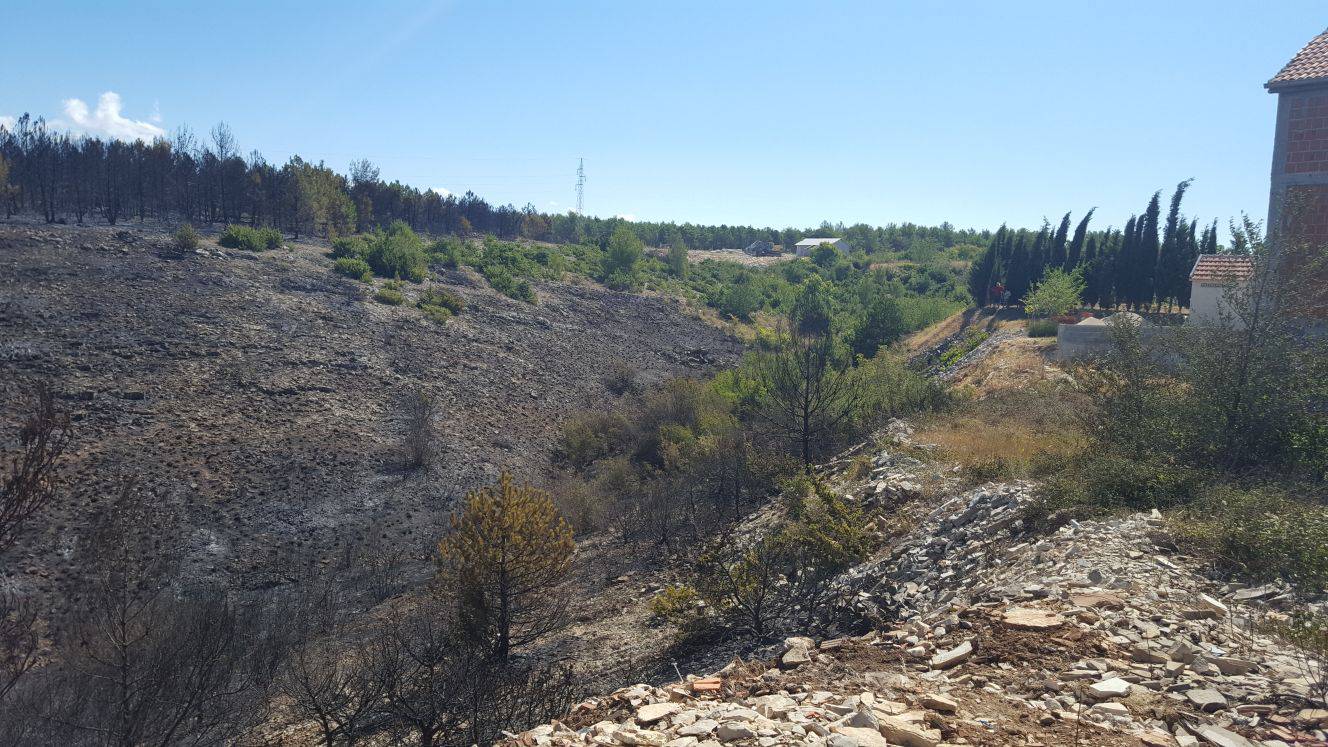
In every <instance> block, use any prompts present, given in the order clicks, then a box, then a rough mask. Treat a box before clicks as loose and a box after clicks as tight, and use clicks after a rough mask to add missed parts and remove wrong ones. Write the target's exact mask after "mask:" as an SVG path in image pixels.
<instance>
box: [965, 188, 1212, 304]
mask: <svg viewBox="0 0 1328 747" xmlns="http://www.w3.org/2000/svg"><path fill="white" fill-rule="evenodd" d="M1190 181H1191V180H1188V179H1187V180H1185V181H1183V182H1181V183H1180V184H1178V185H1176V191H1175V192H1173V193H1172V196H1171V204H1170V207H1169V209H1168V210H1167V214H1166V218H1165V220H1163V218H1162V210H1161V198H1162V191H1161V190H1158V191H1157V192H1155V193H1153V196H1152V198H1151V199H1150V200H1149V201H1148V206H1147V207H1146V208H1145V209H1144V212H1143V214H1142V215H1132V216H1130V219H1129V220H1128V221H1126V222H1125V228H1123V229H1115V228H1107V229H1106V230H1104V231H1090V230H1089V228H1088V226H1089V222H1090V221H1091V220H1092V218H1093V212H1094V211H1093V210H1089V211H1088V213H1087V214H1086V215H1084V217H1083V219H1082V220H1080V221H1079V223H1078V225H1076V226H1075V228H1074V232H1073V233H1071V232H1070V213H1066V214H1065V217H1063V218H1061V222H1060V224H1059V225H1058V226H1057V227H1055V228H1052V225H1051V223H1050V222H1047V221H1044V222H1043V224H1042V228H1041V229H1040V230H1038V231H1030V230H1028V229H1022V228H1021V229H1012V228H1009V227H1007V226H1004V225H1003V226H1001V227H1000V229H999V230H998V231H997V232H996V234H995V236H993V237H992V240H991V243H990V244H989V245H988V246H987V248H986V250H985V251H983V253H982V254H981V255H980V256H979V257H978V258H977V259H976V260H974V262H973V264H972V266H971V267H970V269H969V278H968V291H969V294H970V295H972V296H973V300H974V301H975V302H976V303H978V304H979V305H982V304H984V303H988V302H993V303H994V302H997V301H999V300H1000V299H996V298H992V297H991V295H992V294H991V289H992V288H993V287H995V286H997V285H998V284H999V285H1002V286H1004V288H1005V290H1008V291H1009V293H1010V299H1011V300H1012V301H1017V300H1019V299H1022V298H1023V297H1024V296H1025V295H1026V294H1027V293H1028V291H1029V289H1030V288H1032V287H1033V286H1034V285H1035V284H1036V283H1037V282H1038V281H1039V280H1040V279H1041V278H1042V276H1043V275H1044V274H1046V272H1047V271H1048V270H1052V269H1059V270H1064V271H1066V272H1073V271H1076V270H1077V271H1079V272H1081V273H1082V275H1083V278H1084V282H1085V288H1084V293H1083V297H1084V302H1085V303H1087V304H1089V305H1094V306H1101V307H1104V308H1106V307H1115V306H1118V305H1119V306H1126V307H1128V308H1131V309H1149V308H1161V307H1162V306H1164V305H1165V306H1168V307H1173V308H1174V307H1188V306H1189V304H1190V279H1189V274H1190V268H1192V267H1193V266H1194V262H1195V259H1196V258H1197V257H1198V256H1199V255H1200V254H1216V253H1217V252H1218V249H1219V247H1218V244H1217V221H1216V220H1214V221H1213V222H1212V223H1211V224H1210V225H1208V226H1204V227H1200V226H1199V223H1198V221H1197V220H1189V221H1187V220H1186V219H1185V216H1183V215H1182V214H1181V211H1180V207H1181V201H1182V200H1183V199H1184V197H1185V191H1186V190H1187V189H1189V186H1190ZM1095 209H1096V208H1095ZM1095 209H1094V210H1095Z"/></svg>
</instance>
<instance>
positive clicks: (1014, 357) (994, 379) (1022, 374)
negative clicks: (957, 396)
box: [951, 337, 1063, 397]
mask: <svg viewBox="0 0 1328 747" xmlns="http://www.w3.org/2000/svg"><path fill="white" fill-rule="evenodd" d="M1055 349H1056V340H1055V339H1046V338H1033V337H1018V338H1015V339H1013V340H1009V341H1007V342H1003V343H1001V345H1000V346H999V347H998V348H997V349H996V350H995V351H994V352H992V354H991V355H989V356H987V357H986V358H984V359H982V360H981V361H979V362H977V363H976V364H974V365H973V366H971V367H969V368H968V370H966V371H964V372H963V373H961V374H960V375H959V376H958V377H956V378H955V379H954V380H953V381H951V384H952V385H954V386H956V387H961V388H970V389H971V390H972V391H973V392H974V393H975V394H976V395H977V396H979V397H988V396H991V395H993V394H996V393H998V392H1003V391H1007V390H1015V389H1027V388H1029V387H1032V386H1036V385H1038V384H1039V383H1041V382H1044V381H1049V380H1052V379H1057V378H1061V377H1062V376H1063V374H1062V372H1061V370H1060V369H1059V368H1057V367H1056V366H1055V365H1054V364H1053V362H1052V355H1051V354H1052V352H1053V351H1054V350H1055Z"/></svg>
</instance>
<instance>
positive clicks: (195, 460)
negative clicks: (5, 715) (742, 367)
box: [0, 224, 740, 597]
mask: <svg viewBox="0 0 1328 747" xmlns="http://www.w3.org/2000/svg"><path fill="white" fill-rule="evenodd" d="M324 252H325V248H320V247H316V246H310V245H305V244H294V245H292V246H290V247H287V248H283V249H280V250H276V251H272V252H265V253H262V254H252V253H248V252H243V251H231V250H227V249H220V248H219V247H217V246H216V245H215V244H213V243H211V242H205V243H204V246H203V248H202V249H201V250H200V251H199V252H198V253H192V252H191V253H188V254H180V253H177V252H175V251H174V250H173V248H172V246H171V242H170V240H169V237H168V236H166V235H164V234H162V233H153V232H150V231H145V230H139V229H128V230H126V229H107V228H74V227H61V226H30V225H14V224H11V225H0V390H2V391H3V393H4V395H5V396H4V398H3V404H2V405H0V433H3V436H2V438H4V439H11V438H13V437H14V436H15V429H14V426H15V424H16V423H17V422H18V420H17V419H18V418H19V417H20V415H21V414H22V407H23V404H24V402H23V400H22V398H21V397H19V396H18V395H19V393H20V392H21V391H22V390H23V389H25V388H27V387H30V386H31V385H33V384H35V383H37V382H41V381H45V382H50V383H51V384H52V385H53V386H54V387H55V388H56V389H57V390H58V392H59V394H60V397H61V398H62V399H61V401H62V403H63V404H64V405H65V406H66V407H67V409H68V410H69V411H70V412H71V414H72V417H73V420H74V423H73V426H74V428H73V433H74V448H73V449H72V451H71V453H70V455H69V459H68V460H67V462H66V469H65V475H66V477H67V486H68V487H67V489H66V490H65V500H64V501H63V502H62V503H61V505H60V506H59V507H58V511H57V515H56V516H55V518H54V520H53V521H51V522H50V523H49V524H47V525H46V527H45V528H44V529H45V531H37V532H33V533H31V535H30V537H29V541H28V542H27V543H26V544H25V545H23V546H22V547H20V548H19V549H18V550H17V551H16V553H15V555H14V557H12V558H9V559H8V562H6V563H5V566H6V570H7V572H8V573H7V575H10V576H11V577H14V578H13V580H15V581H17V583H18V584H19V587H20V588H22V589H24V590H26V591H35V592H38V593H54V595H55V596H57V597H58V596H59V595H60V593H61V592H63V591H64V589H65V588H66V586H67V582H68V581H69V578H68V576H67V571H65V570H63V569H65V568H67V567H69V563H68V558H69V557H70V553H76V552H77V547H78V542H79V537H80V536H81V533H82V530H83V528H84V527H85V526H86V525H87V523H88V521H89V520H90V519H91V517H92V516H94V515H95V512H96V509H97V506H98V505H101V504H102V503H103V502H104V501H105V500H106V499H107V497H108V496H109V495H110V494H111V492H112V490H113V489H114V486H115V484H116V483H117V481H118V480H120V479H121V478H123V477H132V478H134V479H135V480H136V481H137V484H138V486H139V489H141V490H145V491H149V492H150V493H151V494H152V495H153V496H154V497H155V499H156V501H158V502H159V503H160V505H163V506H169V507H171V508H173V509H174V511H175V512H176V513H177V514H178V515H179V516H180V517H181V519H182V524H183V525H184V526H185V527H186V528H187V529H188V537H187V540H186V541H187V543H188V544H189V550H190V552H189V553H187V555H188V556H189V557H191V558H193V559H194V560H193V562H192V563H191V566H190V568H189V569H188V571H189V573H190V575H191V576H192V577H195V578H226V579H228V580H230V581H231V582H233V583H239V584H240V585H265V584H270V583H276V582H280V581H281V579H282V578H284V577H286V576H287V575H289V574H291V573H294V572H295V571H296V569H297V568H298V567H300V566H301V565H308V564H313V565H315V566H320V565H322V566H326V565H328V564H333V563H338V562H346V560H345V559H346V557H347V555H348V554H349V553H351V552H353V551H354V547H353V546H354V544H355V543H356V542H357V541H364V540H367V539H368V538H370V537H372V538H373V539H375V540H390V541H378V542H375V543H374V544H375V545H377V546H379V547H393V548H406V549H407V550H408V551H411V552H415V553H417V554H418V556H419V559H420V560H423V559H424V557H425V556H427V554H428V552H429V550H430V548H431V546H432V542H433V540H434V538H435V537H436V533H437V531H438V530H439V527H440V526H441V522H442V521H443V517H444V516H445V514H446V513H447V512H448V511H449V509H450V507H451V503H452V501H453V499H454V498H456V497H457V496H459V495H462V494H464V492H465V491H467V490H469V489H472V488H474V487H476V486H478V485H481V484H485V483H488V482H490V481H492V480H493V479H494V478H495V477H496V476H497V474H498V472H499V470H502V469H507V470H511V471H513V472H515V473H516V474H517V475H518V476H519V477H521V478H524V479H528V480H534V481H539V480H541V479H542V478H543V477H544V471H545V470H546V469H547V466H548V462H549V453H550V448H551V445H552V443H553V439H554V437H555V436H556V434H557V432H558V430H559V428H560V426H561V424H562V423H563V422H564V421H565V420H566V419H567V418H568V417H569V416H571V415H572V414H573V413H575V412H577V411H579V410H582V409H585V408H587V407H595V406H598V405H599V404H601V403H603V402H604V401H605V400H606V399H609V398H611V397H612V396H613V395H612V394H611V393H610V392H609V391H608V389H606V387H605V383H604V379H605V374H606V373H607V371H608V370H609V367H610V366H611V365H612V364H614V363H615V362H622V363H625V364H627V365H629V366H631V367H633V368H634V369H636V370H638V371H639V372H640V373H641V377H642V379H643V380H644V381H647V382H650V381H659V380H661V379H663V378H666V377H670V376H676V375H688V374H694V375H699V374H702V373H704V372H706V371H707V370H708V369H709V368H711V367H712V366H717V365H721V364H727V363H731V362H733V361H734V360H735V359H736V357H737V355H738V353H739V352H740V346H739V345H738V343H736V342H735V341H733V340H731V339H730V338H727V337H726V336H724V335H723V334H721V333H720V332H718V331H717V330H715V329H713V328H711V327H708V326H706V325H705V324H703V323H702V322H700V321H697V320H695V319H693V318H690V317H688V316H686V315H684V314H682V313H680V311H679V309H678V308H677V307H676V306H675V305H674V304H672V303H671V302H669V301H667V300H662V299H656V298H645V297H641V296H636V295H630V294H623V293H615V292H611V291H607V290H605V289H603V288H599V287H596V286H591V285H574V284H567V283H545V282H541V283H536V284H535V287H536V290H537V293H538V296H539V303H538V305H534V306H532V305H528V304H525V303H521V302H518V301H514V300H511V299H508V298H506V297H503V296H501V295H498V294H496V293H495V292H493V291H492V290H491V289H489V288H488V286H487V284H486V283H485V282H484V280H483V279H481V278H479V277H478V276H477V275H474V274H472V273H467V272H455V271H453V272H447V273H445V274H444V275H443V276H441V277H437V278H436V279H435V280H434V281H432V282H436V283H441V284H444V285H446V286H448V287H449V288H450V289H451V290H452V291H453V292H455V293H457V294H459V295H461V296H462V297H464V298H465V300H466V302H467V304H468V307H467V309H466V311H465V312H464V313H462V314H461V315H459V316H457V317H456V318H454V319H452V320H451V321H449V322H448V323H447V324H446V325H441V326H440V325H437V324H434V323H432V322H430V321H428V320H427V319H425V318H424V317H423V316H422V315H421V314H420V313H419V312H418V311H417V310H415V309H413V308H411V307H410V306H409V304H407V305H405V306H400V307H392V306H384V305H380V304H378V303H375V302H374V301H373V300H372V297H371V295H372V289H370V288H369V286H366V285H364V284H362V283H358V282H353V281H350V280H347V279H344V278H340V277H338V276H336V275H334V274H333V273H332V272H331V271H330V266H331V262H330V260H328V259H327V258H326V257H325V255H324ZM405 291H406V293H407V295H408V296H410V295H413V294H415V293H417V292H418V291H419V287H418V286H407V287H406V289H405ZM417 388H418V389H422V390H424V391H425V392H427V393H429V394H430V395H432V396H433V397H434V398H435V399H436V400H437V401H438V402H440V403H441V414H440V417H439V422H438V424H437V427H438V430H439V432H440V435H439V442H438V454H437V456H436V458H435V459H434V460H433V461H432V464H431V465H430V468H429V469H428V470H418V471H407V470H404V469H403V468H402V466H401V465H402V461H403V457H402V436H403V432H404V417H403V415H402V412H401V403H402V401H403V399H404V398H405V397H406V396H407V395H408V394H409V393H410V392H411V391H413V390H415V389H417ZM348 546H349V547H350V549H347V548H348ZM421 566H422V567H426V568H427V563H421Z"/></svg>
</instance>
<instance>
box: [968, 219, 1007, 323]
mask: <svg viewBox="0 0 1328 747" xmlns="http://www.w3.org/2000/svg"><path fill="white" fill-rule="evenodd" d="M1005 233H1006V229H1005V225H1004V224H1002V225H1001V227H1000V228H999V229H998V230H997V231H996V235H995V236H993V237H992V238H991V243H990V244H988V245H987V248H986V249H985V250H983V252H982V255H981V256H980V257H978V258H977V259H976V260H974V262H973V264H972V265H971V266H970V267H969V270H968V294H969V295H970V296H972V297H973V303H974V305H976V306H978V307H979V308H981V307H982V306H984V305H985V304H986V303H987V301H988V300H990V299H988V298H987V292H988V291H989V290H990V289H991V286H992V282H993V280H994V279H995V278H996V263H997V259H998V258H999V255H1000V252H1001V245H1002V244H1003V243H1004V242H1005Z"/></svg>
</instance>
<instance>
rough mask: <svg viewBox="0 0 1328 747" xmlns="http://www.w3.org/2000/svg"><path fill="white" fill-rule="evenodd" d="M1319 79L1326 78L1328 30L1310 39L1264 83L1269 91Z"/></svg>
mask: <svg viewBox="0 0 1328 747" xmlns="http://www.w3.org/2000/svg"><path fill="white" fill-rule="evenodd" d="M1320 79H1323V80H1328V31H1325V32H1323V33H1322V34H1319V35H1318V36H1316V37H1314V38H1313V39H1310V43H1309V44H1306V45H1305V48H1304V49H1302V50H1300V51H1299V52H1297V53H1296V56H1295V57H1292V58H1291V61H1290V62H1288V63H1287V64H1286V66H1285V67H1283V68H1282V70H1281V71H1280V72H1279V73H1278V74H1277V75H1274V76H1273V78H1272V80H1270V81H1268V82H1267V83H1266V84H1265V85H1266V86H1267V88H1268V90H1270V91H1271V90H1276V89H1278V88H1286V87H1288V86H1293V85H1297V84H1299V83H1308V82H1310V81H1315V80H1320Z"/></svg>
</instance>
